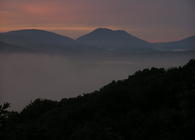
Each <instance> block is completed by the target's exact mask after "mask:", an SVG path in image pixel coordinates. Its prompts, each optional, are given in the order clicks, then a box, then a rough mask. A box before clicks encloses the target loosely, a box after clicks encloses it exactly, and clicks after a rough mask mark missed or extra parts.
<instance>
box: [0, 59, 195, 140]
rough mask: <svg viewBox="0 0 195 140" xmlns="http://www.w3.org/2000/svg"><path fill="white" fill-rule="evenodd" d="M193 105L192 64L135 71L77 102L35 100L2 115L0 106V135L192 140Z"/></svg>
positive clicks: (12, 139)
mask: <svg viewBox="0 0 195 140" xmlns="http://www.w3.org/2000/svg"><path fill="white" fill-rule="evenodd" d="M194 101H195V60H191V61H189V63H188V64H186V65H185V66H183V67H179V68H172V69H168V70H165V69H163V68H151V69H144V70H142V71H137V72H136V73H135V74H134V75H131V76H129V77H128V78H127V79H125V80H120V81H113V82H111V83H110V84H108V85H106V86H104V87H102V88H101V89H100V90H97V91H94V92H92V93H89V94H83V95H82V96H78V97H75V98H64V99H62V100H61V101H51V100H43V99H37V100H35V101H33V102H31V103H30V104H29V105H27V106H26V107H25V108H24V109H23V110H22V111H21V112H19V113H18V112H10V113H7V115H6V110H5V107H4V106H5V105H6V104H5V105H1V106H0V116H1V118H0V119H1V120H0V124H3V125H1V127H0V128H1V131H0V136H1V138H2V139H6V140H26V139H28V140H35V139H41V140H42V139H46V140H56V139H58V140H64V139H66V140H92V139H93V140H130V139H132V140H143V139H150V140H185V139H189V140H193V139H194V127H195V104H194ZM2 110H3V111H2ZM3 113H4V114H3ZM2 122H4V123H2ZM2 126H4V127H2Z"/></svg>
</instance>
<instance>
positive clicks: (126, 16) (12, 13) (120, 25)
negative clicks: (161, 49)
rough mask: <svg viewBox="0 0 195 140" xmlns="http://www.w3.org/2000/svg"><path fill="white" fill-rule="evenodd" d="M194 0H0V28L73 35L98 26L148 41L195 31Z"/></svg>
mask: <svg viewBox="0 0 195 140" xmlns="http://www.w3.org/2000/svg"><path fill="white" fill-rule="evenodd" d="M194 13H195V0H0V32H4V31H9V30H18V29H26V28H38V29H45V30H49V31H54V32H57V33H60V34H64V35H67V36H70V37H73V38H76V37H78V36H80V35H82V34H85V33H87V32H89V31H91V30H93V29H95V28H98V27H109V28H112V29H123V30H126V31H128V32H129V33H131V34H134V35H137V36H139V37H141V38H143V39H145V40H148V41H153V42H157V41H170V40H177V39H181V38H184V37H188V36H191V35H195V15H194Z"/></svg>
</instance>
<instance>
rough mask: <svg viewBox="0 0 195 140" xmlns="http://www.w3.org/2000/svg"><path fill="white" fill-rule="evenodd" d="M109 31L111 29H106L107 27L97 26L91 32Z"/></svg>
mask: <svg viewBox="0 0 195 140" xmlns="http://www.w3.org/2000/svg"><path fill="white" fill-rule="evenodd" d="M111 31H113V30H111V29H108V28H97V29H95V30H94V31H92V32H111Z"/></svg>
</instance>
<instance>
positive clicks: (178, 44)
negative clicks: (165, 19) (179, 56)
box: [154, 36, 195, 51]
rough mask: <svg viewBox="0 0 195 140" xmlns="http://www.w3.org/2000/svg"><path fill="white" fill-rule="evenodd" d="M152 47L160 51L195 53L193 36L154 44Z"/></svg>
mask: <svg viewBox="0 0 195 140" xmlns="http://www.w3.org/2000/svg"><path fill="white" fill-rule="evenodd" d="M154 46H155V48H157V49H159V50H161V51H191V50H193V51H195V36H191V37H187V38H185V39H182V40H178V41H171V42H166V43H154Z"/></svg>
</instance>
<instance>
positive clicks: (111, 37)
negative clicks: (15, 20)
mask: <svg viewBox="0 0 195 140" xmlns="http://www.w3.org/2000/svg"><path fill="white" fill-rule="evenodd" d="M5 44H7V45H5ZM6 46H7V47H6ZM16 46H17V47H16ZM2 50H6V52H9V51H10V52H15V51H16V50H17V52H20V51H24V52H25V51H30V52H31V51H33V52H44V53H47V52H49V53H66V52H73V53H75V52H77V53H81V52H88V53H90V52H98V53H99V52H108V53H132V52H153V51H160V52H161V51H191V50H195V36H192V37H189V38H186V39H183V40H179V41H174V42H168V43H150V42H147V41H145V40H143V39H140V38H138V37H136V36H133V35H131V34H129V33H128V32H126V31H123V30H111V29H107V28H98V29H96V30H94V31H92V32H90V33H88V34H86V35H83V36H81V37H79V38H78V39H76V40H74V39H72V38H70V37H67V36H63V35H59V34H56V33H53V32H49V31H44V30H37V29H26V30H17V31H10V32H5V33H0V52H4V51H2Z"/></svg>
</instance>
